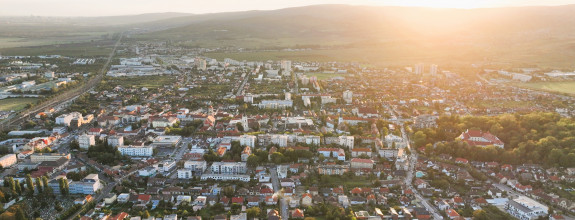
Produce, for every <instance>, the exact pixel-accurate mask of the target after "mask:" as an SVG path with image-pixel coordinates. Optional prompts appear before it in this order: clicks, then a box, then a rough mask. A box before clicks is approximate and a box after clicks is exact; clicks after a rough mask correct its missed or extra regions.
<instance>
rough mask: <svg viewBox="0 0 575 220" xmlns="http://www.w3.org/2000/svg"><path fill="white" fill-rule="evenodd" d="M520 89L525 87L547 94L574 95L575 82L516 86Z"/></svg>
mask: <svg viewBox="0 0 575 220" xmlns="http://www.w3.org/2000/svg"><path fill="white" fill-rule="evenodd" d="M516 85H517V86H520V87H525V88H529V89H535V90H544V91H548V92H557V93H563V94H570V95H575V81H569V82H533V83H521V84H516Z"/></svg>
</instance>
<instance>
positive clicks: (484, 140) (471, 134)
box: [458, 129, 505, 148]
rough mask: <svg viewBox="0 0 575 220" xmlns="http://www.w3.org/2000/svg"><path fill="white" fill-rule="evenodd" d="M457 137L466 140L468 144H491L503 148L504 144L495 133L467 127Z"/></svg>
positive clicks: (484, 145)
mask: <svg viewBox="0 0 575 220" xmlns="http://www.w3.org/2000/svg"><path fill="white" fill-rule="evenodd" d="M458 139H459V140H461V141H463V142H466V143H467V144H469V145H470V146H479V147H486V146H490V145H493V146H496V147H499V148H503V147H504V145H505V144H504V143H503V141H501V140H499V138H497V137H496V136H495V135H492V134H491V133H489V132H483V131H480V130H469V129H467V130H466V131H465V132H463V133H462V134H461V135H459V137H458Z"/></svg>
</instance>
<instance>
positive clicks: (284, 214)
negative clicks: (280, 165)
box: [268, 166, 289, 219]
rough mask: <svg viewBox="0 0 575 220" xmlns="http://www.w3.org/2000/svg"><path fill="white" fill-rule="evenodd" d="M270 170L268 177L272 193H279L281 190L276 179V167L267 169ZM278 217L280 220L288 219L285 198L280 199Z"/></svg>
mask: <svg viewBox="0 0 575 220" xmlns="http://www.w3.org/2000/svg"><path fill="white" fill-rule="evenodd" d="M268 169H270V176H271V180H272V186H273V187H274V192H276V193H277V192H279V191H280V190H281V186H280V181H279V178H278V173H277V167H276V166H272V167H268ZM280 215H281V216H282V219H289V207H288V202H287V200H286V199H285V198H283V197H281V198H280Z"/></svg>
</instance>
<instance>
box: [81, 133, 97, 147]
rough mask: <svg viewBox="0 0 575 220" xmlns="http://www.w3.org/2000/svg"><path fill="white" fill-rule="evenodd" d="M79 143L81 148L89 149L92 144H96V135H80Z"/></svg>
mask: <svg viewBox="0 0 575 220" xmlns="http://www.w3.org/2000/svg"><path fill="white" fill-rule="evenodd" d="M78 144H79V145H80V149H88V148H90V146H94V145H96V138H95V137H94V135H86V134H84V135H80V136H78Z"/></svg>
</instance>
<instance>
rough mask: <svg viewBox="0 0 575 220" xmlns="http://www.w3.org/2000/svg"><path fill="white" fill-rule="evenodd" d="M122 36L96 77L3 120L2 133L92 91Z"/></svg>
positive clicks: (106, 67) (0, 123)
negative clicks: (48, 109)
mask: <svg viewBox="0 0 575 220" xmlns="http://www.w3.org/2000/svg"><path fill="white" fill-rule="evenodd" d="M123 35H124V33H121V34H120V36H119V37H118V40H117V41H116V44H114V49H112V52H110V55H109V56H108V59H107V61H106V63H105V64H104V66H102V69H101V70H100V72H99V74H98V75H96V76H94V77H92V78H91V79H90V80H89V81H88V82H86V84H85V85H83V86H78V87H76V88H74V89H72V90H70V91H66V92H64V93H62V94H60V95H58V96H57V97H55V98H53V99H50V100H48V101H46V102H42V103H40V104H38V105H36V106H33V107H31V108H29V109H27V110H24V111H22V112H20V113H19V114H17V115H15V116H12V117H10V118H8V119H6V120H3V121H2V122H0V130H1V131H3V130H6V129H10V128H11V127H13V126H16V125H19V124H21V123H22V122H23V121H24V120H25V119H27V118H28V117H30V116H34V115H35V114H37V113H39V112H42V111H44V110H45V109H47V108H50V107H54V106H57V105H60V104H62V103H65V102H68V101H70V100H74V99H76V98H78V97H79V96H80V95H82V94H84V93H86V92H88V91H90V90H92V89H93V88H94V87H95V86H96V85H98V83H100V81H102V78H104V75H105V74H106V70H107V69H108V66H109V65H110V63H111V62H112V58H113V57H114V54H115V53H116V49H117V48H118V46H119V45H120V42H121V40H122V37H123Z"/></svg>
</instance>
